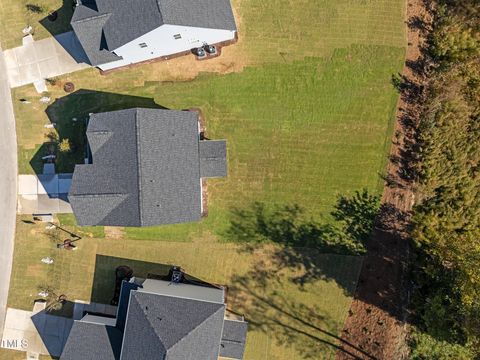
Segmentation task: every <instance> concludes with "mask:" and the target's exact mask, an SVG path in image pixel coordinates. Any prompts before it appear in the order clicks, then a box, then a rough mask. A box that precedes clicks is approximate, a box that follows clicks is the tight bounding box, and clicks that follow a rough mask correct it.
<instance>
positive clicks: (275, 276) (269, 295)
mask: <svg viewBox="0 0 480 360" xmlns="http://www.w3.org/2000/svg"><path fill="white" fill-rule="evenodd" d="M66 228H67V229H69V230H72V231H75V229H74V228H72V227H69V226H66ZM52 231H53V234H54V233H55V232H56V231H58V230H49V231H47V230H45V227H44V225H30V224H26V223H23V222H19V223H18V225H17V241H16V244H15V245H16V252H17V254H22V255H21V256H16V257H15V259H14V265H13V274H12V284H11V287H12V289H14V291H11V292H10V298H9V306H12V307H16V308H24V309H31V308H32V301H33V300H34V299H35V298H36V294H37V293H38V290H37V286H38V285H41V284H47V285H50V286H52V287H54V288H55V289H58V290H57V291H58V292H59V293H63V294H66V295H67V296H68V298H69V299H70V300H75V299H81V300H90V299H91V298H92V299H93V300H95V301H99V302H104V303H108V302H109V301H110V299H111V297H112V295H113V289H114V283H115V275H114V269H115V267H116V266H118V265H129V266H131V267H132V268H133V269H134V272H135V273H136V275H137V276H145V275H146V274H147V273H155V272H157V273H158V271H160V270H163V266H161V265H160V264H177V265H181V266H182V267H184V268H185V269H187V270H188V272H189V273H191V274H194V275H195V276H196V277H199V278H201V279H207V280H208V281H211V282H214V283H219V284H228V285H229V295H228V296H229V298H228V303H229V307H230V308H231V309H233V310H236V311H238V312H241V313H244V314H245V315H246V317H247V318H248V319H249V321H250V322H251V328H250V329H251V331H250V332H249V335H248V347H247V354H246V357H245V358H246V359H265V358H266V356H267V355H266V354H268V358H275V359H301V358H303V357H307V356H308V354H307V353H305V352H306V351H308V352H309V353H311V354H314V353H316V354H317V355H318V354H323V355H325V358H329V357H331V355H332V354H333V350H332V349H333V348H332V347H331V346H328V345H325V344H322V343H321V342H320V341H312V339H311V338H308V337H305V336H303V335H302V334H301V332H302V331H308V332H309V333H310V334H312V335H314V336H317V337H319V338H320V339H322V340H325V341H328V342H333V343H334V342H335V338H334V337H332V336H328V335H325V334H324V333H322V331H321V330H318V329H317V330H315V329H314V328H313V326H316V327H318V328H320V329H324V330H327V331H329V332H332V333H333V334H337V333H338V331H339V330H340V328H341V325H342V323H343V320H344V317H345V315H346V310H347V309H348V306H349V304H350V296H351V293H352V291H353V290H354V287H355V284H356V280H357V276H358V272H359V268H360V265H361V258H360V257H350V256H341V255H331V254H330V255H328V254H318V253H314V252H313V253H312V251H311V250H309V251H308V252H309V255H308V256H309V259H310V260H311V261H312V263H313V264H315V267H316V269H317V271H318V274H317V276H316V277H315V278H314V279H311V280H310V281H309V282H308V283H307V284H306V285H305V286H303V287H302V286H299V285H297V284H296V282H294V281H289V280H290V279H293V278H296V277H301V276H302V275H303V274H304V272H305V269H304V268H303V267H302V265H301V264H297V265H299V267H298V268H297V267H295V266H294V264H292V266H291V267H289V268H280V267H278V263H277V262H276V259H278V257H280V256H281V254H282V253H283V252H284V251H285V250H284V249H281V248H279V247H274V246H268V247H267V246H266V247H262V248H257V249H256V250H255V251H253V252H244V251H242V248H241V247H238V246H234V245H231V244H221V243H203V242H201V241H197V242H190V243H175V242H171V243H160V242H155V243H152V242H151V241H135V243H134V244H132V242H131V241H130V240H118V239H95V238H88V237H85V238H83V239H82V240H80V241H78V242H77V243H76V244H77V245H78V250H76V251H65V250H57V249H56V247H55V242H54V241H52V238H57V239H58V238H61V239H63V238H62V235H61V233H59V234H58V236H54V235H53V236H52ZM47 233H49V234H51V235H50V236H48V235H47ZM46 256H50V257H52V258H54V259H55V263H54V264H53V265H45V264H42V263H41V262H40V259H41V258H42V257H46ZM127 259H128V260H127ZM276 307H280V308H281V309H283V310H284V311H285V313H284V312H282V311H279V310H277V309H276ZM295 318H297V319H300V320H296V319H295ZM302 319H303V320H308V321H309V322H311V325H312V326H307V325H305V324H304V323H302V321H301V320H302ZM286 337H289V338H290V341H288V344H290V345H285V339H286ZM314 358H318V357H314Z"/></svg>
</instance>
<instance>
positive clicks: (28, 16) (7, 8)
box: [0, 0, 74, 49]
mask: <svg viewBox="0 0 480 360" xmlns="http://www.w3.org/2000/svg"><path fill="white" fill-rule="evenodd" d="M73 4H74V1H73V0H37V1H36V0H32V1H30V0H14V1H11V0H1V1H0V19H1V21H0V44H1V45H2V48H3V49H10V48H13V47H16V46H20V45H21V44H22V37H23V36H24V35H23V33H22V30H23V29H24V28H25V27H27V26H31V27H32V29H33V31H32V34H33V37H34V39H36V40H40V39H43V38H46V37H48V36H51V35H52V34H53V35H56V34H60V33H62V32H66V31H69V30H71V28H70V18H71V17H72V14H73ZM32 5H33V10H34V11H32V10H29V9H32ZM36 8H37V10H35V9H36ZM53 11H57V13H58V17H57V19H56V20H55V21H53V22H52V21H50V20H48V19H47V16H48V14H49V13H51V12H53Z"/></svg>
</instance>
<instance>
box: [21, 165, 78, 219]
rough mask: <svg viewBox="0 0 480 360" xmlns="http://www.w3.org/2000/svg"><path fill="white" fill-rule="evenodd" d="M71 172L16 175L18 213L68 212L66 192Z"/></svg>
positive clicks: (69, 209) (69, 184)
mask: <svg viewBox="0 0 480 360" xmlns="http://www.w3.org/2000/svg"><path fill="white" fill-rule="evenodd" d="M72 176H73V174H41V175H19V176H18V206H17V212H18V213H19V214H68V213H71V212H72V207H71V206H70V203H69V202H68V198H67V195H68V192H69V191H70V186H71V184H72Z"/></svg>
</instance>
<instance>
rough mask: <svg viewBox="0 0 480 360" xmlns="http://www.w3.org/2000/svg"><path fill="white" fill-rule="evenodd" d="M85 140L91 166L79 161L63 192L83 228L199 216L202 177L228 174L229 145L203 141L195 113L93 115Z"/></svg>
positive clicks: (154, 111) (153, 111) (139, 224)
mask: <svg viewBox="0 0 480 360" xmlns="http://www.w3.org/2000/svg"><path fill="white" fill-rule="evenodd" d="M87 139H88V143H89V147H90V150H91V163H87V164H82V165H76V167H75V171H74V174H73V178H72V184H71V188H70V192H69V194H68V199H69V201H70V204H71V206H72V209H73V213H74V215H75V217H76V219H77V222H78V224H79V225H81V226H95V225H102V226H131V227H142V226H153V225H162V224H174V223H181V222H190V221H197V220H200V219H201V217H202V214H204V211H205V208H204V201H205V198H204V190H205V189H204V181H205V179H206V178H213V177H224V176H226V175H227V163H226V142H225V141H224V140H218V141H211V140H208V141H207V140H202V139H201V136H200V123H199V113H198V112H196V111H177V110H160V109H143V108H135V109H128V110H120V111H112V112H106V113H99V114H91V116H90V120H89V124H88V127H87Z"/></svg>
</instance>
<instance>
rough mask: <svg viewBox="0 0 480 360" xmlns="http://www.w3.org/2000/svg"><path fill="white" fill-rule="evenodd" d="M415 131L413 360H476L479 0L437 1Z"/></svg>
mask: <svg viewBox="0 0 480 360" xmlns="http://www.w3.org/2000/svg"><path fill="white" fill-rule="evenodd" d="M428 57H429V59H430V60H431V62H432V66H431V67H430V68H429V70H428V72H427V74H428V84H427V87H426V99H427V100H426V101H425V102H424V104H423V110H422V115H421V119H420V124H419V127H418V131H417V144H416V149H417V150H416V158H417V162H416V164H415V173H416V179H417V182H416V187H415V192H416V198H417V201H416V205H415V207H414V210H413V216H412V226H411V235H412V239H413V242H414V245H415V255H414V256H415V259H414V261H413V265H412V267H413V268H412V272H413V279H414V291H413V301H412V310H413V319H414V324H415V326H414V329H415V330H414V331H413V332H412V336H411V340H412V341H411V345H412V346H411V358H412V359H480V1H478V0H438V1H437V3H436V6H435V14H434V22H433V28H432V31H431V33H430V37H429V46H428Z"/></svg>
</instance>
